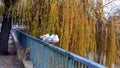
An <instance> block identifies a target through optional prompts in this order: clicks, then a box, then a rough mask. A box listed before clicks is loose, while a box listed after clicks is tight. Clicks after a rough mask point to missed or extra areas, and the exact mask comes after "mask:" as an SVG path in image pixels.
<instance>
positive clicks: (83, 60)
mask: <svg viewBox="0 0 120 68" xmlns="http://www.w3.org/2000/svg"><path fill="white" fill-rule="evenodd" d="M13 30H16V31H18V32H20V33H21V34H22V35H26V36H27V37H29V38H30V39H33V40H34V41H36V42H39V43H42V45H43V46H46V47H48V48H50V49H52V50H54V51H57V52H59V53H61V54H63V55H66V56H68V58H70V59H73V60H75V61H78V62H80V63H83V64H85V65H87V66H89V67H94V68H106V67H105V66H103V65H100V64H98V63H96V62H94V61H92V60H88V59H86V58H83V57H81V56H78V55H76V54H74V53H72V52H69V51H66V50H64V49H61V48H59V47H56V46H53V45H52V44H49V43H47V42H44V41H42V40H40V39H37V38H35V37H33V36H30V35H28V34H26V33H24V32H21V31H19V30H18V29H15V28H12V31H13Z"/></svg>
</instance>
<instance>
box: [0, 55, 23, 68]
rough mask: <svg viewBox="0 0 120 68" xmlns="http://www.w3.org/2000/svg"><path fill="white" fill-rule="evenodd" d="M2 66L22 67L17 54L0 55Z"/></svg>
mask: <svg viewBox="0 0 120 68" xmlns="http://www.w3.org/2000/svg"><path fill="white" fill-rule="evenodd" d="M0 68H22V67H21V66H20V63H19V60H18V58H17V57H16V56H0Z"/></svg>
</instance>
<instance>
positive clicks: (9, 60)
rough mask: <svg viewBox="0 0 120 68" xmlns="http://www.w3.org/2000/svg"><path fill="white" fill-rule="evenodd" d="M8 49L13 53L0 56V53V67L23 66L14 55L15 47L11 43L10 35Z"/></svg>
mask: <svg viewBox="0 0 120 68" xmlns="http://www.w3.org/2000/svg"><path fill="white" fill-rule="evenodd" d="M8 44H9V45H8V51H9V52H10V53H11V54H13V55H8V56H2V55H0V68H23V67H22V65H20V63H19V59H18V58H17V56H16V55H14V54H15V53H16V48H15V46H14V43H13V38H12V35H10V37H9V43H8Z"/></svg>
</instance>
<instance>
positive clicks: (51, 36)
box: [40, 34, 59, 43]
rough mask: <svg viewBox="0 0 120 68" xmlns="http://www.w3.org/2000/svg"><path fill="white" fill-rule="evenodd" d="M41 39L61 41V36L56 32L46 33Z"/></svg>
mask: <svg viewBox="0 0 120 68" xmlns="http://www.w3.org/2000/svg"><path fill="white" fill-rule="evenodd" d="M40 39H41V40H43V41H46V42H53V43H57V42H59V37H58V35H55V34H52V35H50V34H46V35H43V36H41V37H40Z"/></svg>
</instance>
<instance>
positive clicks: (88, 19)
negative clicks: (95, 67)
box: [10, 0, 117, 68]
mask: <svg viewBox="0 0 120 68" xmlns="http://www.w3.org/2000/svg"><path fill="white" fill-rule="evenodd" d="M101 6H102V4H100V3H97V5H94V4H93V3H92V2H87V1H86V2H82V1H78V0H70V1H68V0H36V1H34V0H20V1H19V2H18V3H17V4H15V5H13V6H12V7H11V9H10V11H12V15H13V18H12V21H13V23H14V24H22V25H25V26H26V30H27V33H28V34H30V35H32V36H35V37H39V36H41V35H43V34H46V33H50V34H58V35H59V38H60V41H59V43H54V45H55V46H58V47H61V48H63V49H65V50H68V51H71V52H74V53H76V54H78V55H80V56H83V57H86V58H88V59H91V60H94V61H96V62H98V63H101V64H103V65H106V66H108V68H111V67H112V64H113V63H115V64H117V61H116V60H117V54H116V53H117V48H116V47H117V46H116V33H115V24H116V21H115V20H112V21H111V22H107V21H106V20H104V19H103V17H102V16H103V11H102V9H101Z"/></svg>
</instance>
